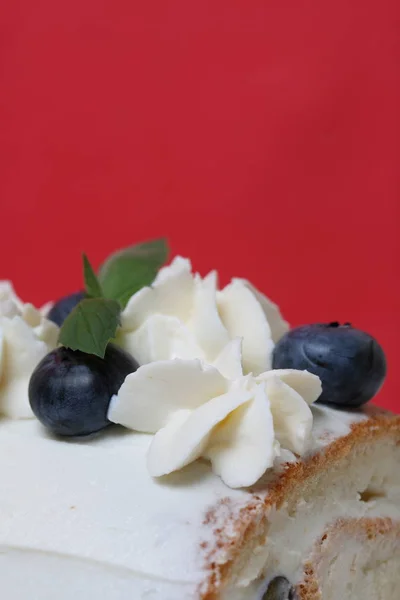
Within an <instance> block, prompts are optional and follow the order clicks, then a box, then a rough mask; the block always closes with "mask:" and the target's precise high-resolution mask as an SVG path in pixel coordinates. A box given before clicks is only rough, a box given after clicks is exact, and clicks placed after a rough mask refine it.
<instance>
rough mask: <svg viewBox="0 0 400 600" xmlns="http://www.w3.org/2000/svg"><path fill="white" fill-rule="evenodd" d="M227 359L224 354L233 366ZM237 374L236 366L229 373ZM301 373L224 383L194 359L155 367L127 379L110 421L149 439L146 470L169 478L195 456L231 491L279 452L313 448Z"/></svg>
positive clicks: (309, 399) (308, 382)
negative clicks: (281, 450) (203, 461)
mask: <svg viewBox="0 0 400 600" xmlns="http://www.w3.org/2000/svg"><path fill="white" fill-rule="evenodd" d="M233 353H234V354H233V356H231V357H229V355H228V353H227V354H226V356H225V360H226V363H227V364H226V365H225V369H224V370H225V372H227V371H228V370H229V369H228V364H230V365H234V361H235V348H233ZM230 368H231V370H232V372H235V371H239V370H240V362H239V364H237V365H236V366H233V367H232V366H231V367H230ZM321 389H322V388H321V383H320V380H319V378H318V377H316V376H315V375H312V374H311V373H308V372H307V371H295V370H289V369H288V370H275V371H274V370H272V371H267V372H265V373H262V374H260V375H259V376H258V377H254V376H252V375H244V376H241V377H238V378H236V379H232V380H230V379H228V378H226V377H224V376H223V375H222V373H221V372H220V371H219V370H218V369H217V368H216V367H215V366H212V365H207V364H205V363H203V362H201V361H200V360H198V359H194V360H182V359H175V360H170V361H157V362H154V363H150V364H148V365H145V366H143V367H141V368H139V369H138V370H137V371H136V372H135V373H132V374H130V375H128V377H127V378H126V379H125V382H124V383H123V384H122V386H121V388H120V391H119V393H118V395H117V396H114V397H113V399H112V401H111V403H110V408H109V413H108V418H109V419H110V420H111V421H113V422H114V423H119V424H121V425H124V426H125V427H129V428H131V429H134V430H136V431H142V432H145V433H154V434H155V436H154V438H153V440H152V443H151V444H150V448H149V452H148V456H147V465H148V468H149V472H150V474H151V475H153V476H161V475H167V474H169V473H172V472H173V471H176V470H178V469H181V468H183V467H185V466H186V465H188V464H189V463H191V462H193V461H194V460H196V459H197V458H199V457H203V458H207V459H209V460H210V462H211V465H212V468H213V470H214V472H215V473H216V474H218V475H220V476H221V478H222V480H223V481H224V482H225V483H226V484H227V485H229V486H230V487H233V488H237V487H245V486H249V485H252V484H253V483H255V482H256V481H258V479H259V478H260V477H261V476H262V475H263V474H264V472H265V471H266V470H267V469H268V468H271V467H272V466H273V464H274V460H275V457H276V456H279V454H280V446H281V445H282V446H283V447H284V448H285V449H286V450H290V451H292V452H294V453H296V454H300V455H301V454H304V453H305V452H306V451H307V449H308V448H309V446H310V443H311V429H312V420H313V418H312V413H311V410H310V407H309V404H312V403H313V402H314V401H315V400H316V399H317V398H318V396H319V395H320V393H321Z"/></svg>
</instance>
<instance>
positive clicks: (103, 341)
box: [58, 298, 121, 358]
mask: <svg viewBox="0 0 400 600" xmlns="http://www.w3.org/2000/svg"><path fill="white" fill-rule="evenodd" d="M120 312H121V306H120V305H119V304H118V302H116V301H115V300H106V299H105V298H95V299H85V300H81V302H79V304H78V305H77V306H76V307H75V308H74V310H73V311H72V312H71V313H70V314H69V315H68V317H67V318H66V319H65V321H64V323H63V325H62V327H61V331H60V335H59V338H58V341H59V343H60V344H63V345H64V346H67V348H71V350H81V351H82V352H86V353H87V354H95V355H96V356H100V358H104V354H105V351H106V347H107V344H108V342H109V341H110V340H111V339H113V338H114V337H115V334H116V331H117V327H118V325H119V316H120Z"/></svg>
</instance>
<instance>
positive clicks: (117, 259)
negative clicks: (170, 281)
mask: <svg viewBox="0 0 400 600" xmlns="http://www.w3.org/2000/svg"><path fill="white" fill-rule="evenodd" d="M167 258H168V245H167V241H166V240H165V239H164V238H161V239H158V240H153V241H151V242H144V243H143V244H137V245H136V246H131V247H130V248H126V249H125V250H120V251H118V252H115V253H114V254H112V255H111V256H110V257H109V258H108V259H107V260H106V261H105V263H104V264H103V265H102V266H101V268H100V272H99V281H100V284H101V288H102V290H103V294H104V297H105V298H111V299H113V300H118V302H120V304H121V305H122V307H123V308H125V306H126V305H127V303H128V301H129V298H130V297H131V296H133V294H135V293H136V292H137V291H139V290H140V289H142V287H145V286H146V285H151V284H152V283H153V281H154V279H155V276H156V275H157V273H158V270H159V268H160V267H161V266H162V265H163V264H164V263H165V261H166V260H167Z"/></svg>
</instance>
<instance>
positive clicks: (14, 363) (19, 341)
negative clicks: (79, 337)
mask: <svg viewBox="0 0 400 600" xmlns="http://www.w3.org/2000/svg"><path fill="white" fill-rule="evenodd" d="M57 337H58V327H57V326H56V325H55V324H54V323H52V322H50V321H49V320H48V319H46V318H45V317H44V316H43V314H42V312H41V311H39V310H37V309H36V308H35V307H34V306H32V305H31V304H24V303H23V302H22V301H21V300H20V299H19V298H18V297H17V296H16V294H15V292H14V289H13V287H12V285H11V284H10V282H8V281H2V282H0V414H3V415H6V416H8V417H11V418H13V419H23V418H29V417H32V416H33V413H32V410H31V408H30V406H29V400H28V385H29V379H30V376H31V374H32V371H33V370H34V368H35V367H36V365H37V364H38V363H39V361H40V360H41V359H42V358H43V357H44V356H45V355H46V354H47V353H48V352H49V351H50V350H53V349H54V348H55V346H56V343H57Z"/></svg>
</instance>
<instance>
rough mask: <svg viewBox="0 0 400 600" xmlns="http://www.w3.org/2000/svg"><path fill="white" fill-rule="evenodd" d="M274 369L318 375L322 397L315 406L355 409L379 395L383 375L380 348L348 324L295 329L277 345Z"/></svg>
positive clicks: (383, 369) (367, 336)
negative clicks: (304, 371) (296, 370)
mask: <svg viewBox="0 0 400 600" xmlns="http://www.w3.org/2000/svg"><path fill="white" fill-rule="evenodd" d="M272 366H273V368H274V369H300V370H304V369H307V371H310V372H311V373H314V374H315V375H318V376H319V377H320V379H321V382H322V394H321V396H320V397H319V399H318V402H321V403H323V404H334V405H337V406H343V407H348V408H356V407H359V406H361V405H362V404H365V403H366V402H368V401H369V400H371V398H373V397H374V396H375V394H376V393H377V392H378V391H379V389H380V387H381V386H382V384H383V381H384V379H385V375H386V359H385V354H384V352H383V350H382V347H381V346H380V345H379V344H378V342H377V341H376V340H375V339H374V338H373V337H372V336H370V335H369V334H368V333H365V332H364V331H360V330H359V329H355V328H354V327H352V326H351V324H350V323H345V324H344V325H340V324H339V323H337V322H334V323H328V324H314V325H304V326H302V327H297V328H296V329H292V330H291V331H289V332H288V333H286V334H285V335H284V336H283V337H282V338H281V339H280V340H279V342H278V343H277V345H276V347H275V349H274V353H273V359H272Z"/></svg>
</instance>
